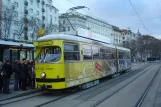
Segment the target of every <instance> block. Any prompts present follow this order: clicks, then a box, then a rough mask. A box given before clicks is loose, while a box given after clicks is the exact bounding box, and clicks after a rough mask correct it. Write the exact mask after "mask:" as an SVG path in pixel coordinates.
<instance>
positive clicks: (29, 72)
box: [27, 60, 32, 86]
mask: <svg viewBox="0 0 161 107" xmlns="http://www.w3.org/2000/svg"><path fill="white" fill-rule="evenodd" d="M27 67H28V71H27V86H31V84H32V83H31V76H30V74H31V71H32V66H31V63H30V61H29V60H27Z"/></svg>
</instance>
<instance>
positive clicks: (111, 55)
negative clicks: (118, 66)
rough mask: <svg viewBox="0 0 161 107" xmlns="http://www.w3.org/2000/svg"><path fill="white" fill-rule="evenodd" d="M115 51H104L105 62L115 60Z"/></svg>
mask: <svg viewBox="0 0 161 107" xmlns="http://www.w3.org/2000/svg"><path fill="white" fill-rule="evenodd" d="M115 54H116V53H115V51H114V50H111V49H106V60H112V59H116V55H115Z"/></svg>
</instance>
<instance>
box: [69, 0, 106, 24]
mask: <svg viewBox="0 0 161 107" xmlns="http://www.w3.org/2000/svg"><path fill="white" fill-rule="evenodd" d="M66 1H68V2H70V3H71V4H73V5H75V6H78V5H77V4H75V3H73V2H72V1H70V0H66ZM81 10H83V11H85V12H86V13H88V14H90V15H91V16H92V17H94V18H97V19H99V20H101V21H104V22H106V23H108V22H107V21H105V20H103V19H101V18H99V17H97V16H95V15H93V14H92V13H90V12H89V11H87V10H86V9H81Z"/></svg>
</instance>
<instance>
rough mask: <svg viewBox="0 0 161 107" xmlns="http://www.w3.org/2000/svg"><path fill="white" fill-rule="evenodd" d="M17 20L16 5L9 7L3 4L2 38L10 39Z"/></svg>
mask: <svg viewBox="0 0 161 107" xmlns="http://www.w3.org/2000/svg"><path fill="white" fill-rule="evenodd" d="M14 20H15V8H14V6H11V7H7V6H5V5H3V8H2V18H1V21H2V30H1V33H0V34H1V35H0V36H1V38H3V39H10V35H11V27H12V24H13V21H14Z"/></svg>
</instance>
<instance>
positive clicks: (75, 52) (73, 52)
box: [64, 43, 80, 61]
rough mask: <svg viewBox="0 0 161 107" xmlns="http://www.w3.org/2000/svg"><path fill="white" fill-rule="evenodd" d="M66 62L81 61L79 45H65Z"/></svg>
mask: <svg viewBox="0 0 161 107" xmlns="http://www.w3.org/2000/svg"><path fill="white" fill-rule="evenodd" d="M64 60H66V61H67V60H68V61H70V60H80V52H79V45H78V44H72V43H65V44H64Z"/></svg>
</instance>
